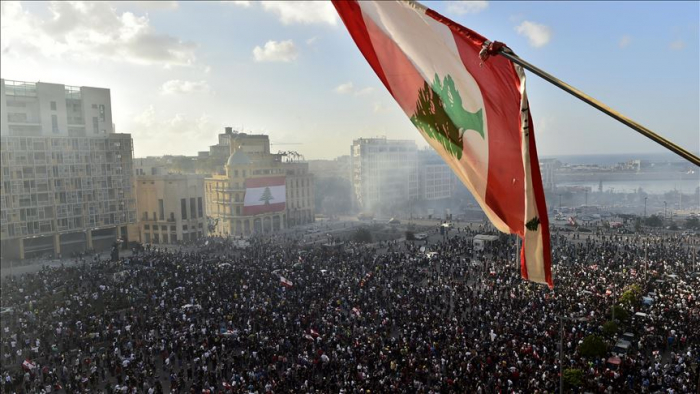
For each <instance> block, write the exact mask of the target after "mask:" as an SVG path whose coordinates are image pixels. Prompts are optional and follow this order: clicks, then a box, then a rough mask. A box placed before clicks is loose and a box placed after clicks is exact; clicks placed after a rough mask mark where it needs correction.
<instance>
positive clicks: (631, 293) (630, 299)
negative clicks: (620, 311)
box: [615, 284, 642, 312]
mask: <svg viewBox="0 0 700 394" xmlns="http://www.w3.org/2000/svg"><path fill="white" fill-rule="evenodd" d="M641 297H642V289H641V287H639V285H637V284H634V285H630V286H628V287H627V288H626V289H625V291H624V292H622V295H621V296H620V303H621V304H623V305H626V306H635V305H637V304H639V301H640V298H641ZM615 312H617V311H615Z"/></svg>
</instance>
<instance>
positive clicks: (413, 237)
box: [406, 231, 416, 241]
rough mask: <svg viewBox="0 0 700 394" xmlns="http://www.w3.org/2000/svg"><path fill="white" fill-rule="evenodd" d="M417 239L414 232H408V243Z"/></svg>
mask: <svg viewBox="0 0 700 394" xmlns="http://www.w3.org/2000/svg"><path fill="white" fill-rule="evenodd" d="M415 239H416V235H415V234H413V231H406V241H413V240H415Z"/></svg>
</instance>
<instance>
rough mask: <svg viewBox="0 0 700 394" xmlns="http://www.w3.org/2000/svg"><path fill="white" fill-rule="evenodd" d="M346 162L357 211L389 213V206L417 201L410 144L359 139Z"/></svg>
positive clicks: (416, 176) (413, 151) (412, 145)
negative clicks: (349, 165) (385, 211)
mask: <svg viewBox="0 0 700 394" xmlns="http://www.w3.org/2000/svg"><path fill="white" fill-rule="evenodd" d="M350 160H351V168H352V188H353V194H354V201H355V204H356V208H357V209H358V210H360V211H365V212H370V211H380V210H383V209H387V210H391V209H392V208H391V207H392V206H397V205H401V204H403V203H405V202H407V201H409V200H415V199H418V198H420V182H419V173H418V166H417V161H416V160H417V147H416V143H415V142H414V141H412V140H388V139H386V138H360V139H357V140H354V141H353V144H352V146H351V148H350Z"/></svg>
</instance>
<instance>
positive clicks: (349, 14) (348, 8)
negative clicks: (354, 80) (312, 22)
mask: <svg viewBox="0 0 700 394" xmlns="http://www.w3.org/2000/svg"><path fill="white" fill-rule="evenodd" d="M332 3H333V6H334V7H335V9H336V11H338V15H340V19H342V21H343V23H344V24H345V26H346V27H347V29H348V31H349V32H350V36H351V37H352V39H353V40H354V41H355V44H356V45H357V47H358V48H360V51H361V52H362V55H363V56H364V57H365V59H366V60H367V62H368V63H369V65H370V66H372V69H374V72H375V73H377V76H378V77H379V79H380V80H381V81H382V83H383V84H384V86H385V87H386V88H387V89H388V90H389V93H392V91H391V86H389V82H388V80H387V79H386V75H384V70H383V69H382V66H381V64H380V63H379V59H378V58H377V53H376V52H375V51H374V46H372V40H371V39H370V38H369V33H368V32H367V26H366V25H365V20H364V18H363V17H362V10H361V9H360V5H359V4H357V1H354V0H353V1H339V0H334V1H333V2H332ZM392 95H393V93H392Z"/></svg>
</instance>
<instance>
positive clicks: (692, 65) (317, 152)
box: [2, 1, 700, 159]
mask: <svg viewBox="0 0 700 394" xmlns="http://www.w3.org/2000/svg"><path fill="white" fill-rule="evenodd" d="M426 5H427V6H428V7H431V8H434V9H435V10H436V11H438V12H440V13H443V14H444V15H446V16H447V17H450V18H453V19H454V20H455V21H457V22H459V23H461V24H463V25H465V26H466V27H468V28H471V29H474V30H476V31H477V32H479V33H481V34H483V35H485V36H486V37H488V38H490V39H494V40H499V41H503V42H505V43H507V44H508V45H509V46H510V47H511V48H512V49H513V50H514V51H516V53H518V54H519V55H521V56H522V57H523V58H525V59H527V60H528V61H530V62H532V63H534V64H536V65H538V66H540V67H541V68H543V69H545V70H547V71H549V72H551V73H552V74H554V75H555V76H557V77H560V78H562V79H563V80H565V81H567V82H569V83H571V84H572V85H573V86H576V87H578V88H580V89H582V90H583V91H585V92H586V93H589V94H591V95H592V96H593V97H596V98H598V99H600V100H601V101H603V102H605V103H606V104H609V105H611V106H612V107H613V108H615V109H617V110H619V111H621V112H622V113H624V114H626V115H628V116H630V117H631V118H633V119H635V120H636V121H638V122H640V123H641V124H644V125H646V126H648V127H649V128H651V129H652V130H654V131H656V132H658V133H659V134H661V135H663V136H665V137H667V138H669V139H671V140H672V141H674V142H676V143H678V144H679V145H681V146H684V147H685V148H686V149H688V150H691V151H695V152H697V151H699V150H700V141H699V139H698V138H697V135H698V134H697V133H698V130H699V129H700V116H699V115H700V114H699V111H698V108H699V107H700V100H699V98H698V96H699V95H700V94H699V90H698V85H699V78H700V77H699V74H700V72H699V70H700V61H699V60H698V59H699V58H700V56H699V52H698V34H699V33H698V22H697V18H696V17H695V16H696V15H697V14H698V11H699V10H700V5H698V4H697V3H664V4H661V3H634V4H628V3H612V4H609V3H568V4H566V3H525V4H520V3H507V2H504V3H497V2H469V3H457V2H444V3H436V2H426ZM621 14H624V15H626V16H627V19H626V20H624V21H621V20H618V19H619V18H618V15H621ZM571 15H577V18H572V17H571ZM205 24H206V26H207V29H201V26H203V25H205ZM603 27H604V29H603ZM584 28H585V29H586V30H585V31H586V32H587V34H586V35H583V34H581V31H584V30H583V29H584ZM30 32H31V34H29V33H30ZM2 33H3V34H2V53H3V56H2V68H3V78H5V79H9V80H23V81H30V82H36V81H39V80H41V81H45V82H56V83H65V84H69V85H76V86H95V87H104V88H108V89H110V91H111V95H112V105H113V111H114V123H115V124H116V131H117V132H118V133H119V132H121V133H130V134H132V136H133V139H134V148H135V152H134V153H135V157H144V156H152V155H166V154H170V155H190V156H192V155H196V154H197V152H198V151H204V150H208V147H209V145H213V144H215V143H216V135H217V134H218V133H220V132H221V130H223V127H224V126H233V127H234V129H238V130H239V131H243V132H251V133H264V134H268V135H269V136H270V139H271V142H272V143H273V150H274V151H276V150H278V149H283V150H284V149H288V148H286V147H281V148H277V147H274V144H275V143H278V144H284V143H300V144H302V145H300V146H299V147H298V149H295V150H299V151H300V152H301V153H303V154H304V155H305V156H306V157H307V158H314V159H317V158H318V159H331V158H334V157H337V156H341V155H345V154H347V152H348V147H349V146H350V145H351V144H352V140H353V139H356V138H367V137H375V136H386V137H387V138H391V139H411V140H415V141H416V142H417V143H418V146H419V147H421V148H422V147H424V146H426V144H425V142H423V141H422V139H421V138H420V135H419V134H418V133H417V132H416V131H415V129H414V128H413V125H412V124H411V123H410V121H409V120H408V119H406V118H405V116H404V115H403V113H402V112H401V110H400V109H399V107H398V106H397V105H396V104H395V103H394V101H393V99H392V98H391V96H390V95H389V94H388V92H386V89H385V88H384V87H383V86H382V85H381V84H380V83H379V81H378V80H377V78H376V77H375V76H374V75H373V73H372V71H371V70H370V68H369V67H368V66H367V64H366V61H365V60H364V59H363V58H362V56H361V55H360V53H359V51H357V49H356V48H355V46H354V43H353V42H352V40H351V39H350V37H349V35H348V34H347V31H346V30H345V28H344V27H343V26H342V23H341V22H340V20H339V19H338V17H337V16H336V14H335V11H334V9H333V8H332V6H331V5H330V3H303V4H302V3H295V4H288V3H269V2H268V3H265V2H264V3H256V2H241V1H239V2H225V3H186V2H180V3H178V2H145V3H139V2H123V3H9V2H3V3H2ZM47 62H51V65H52V66H51V67H46V64H47ZM528 77H529V79H528V85H529V86H528V96H529V98H530V102H531V107H532V110H533V117H534V122H535V130H536V133H537V135H538V148H539V151H540V154H541V155H542V156H557V155H571V154H606V153H637V152H644V153H646V152H662V151H663V150H662V148H660V147H658V146H656V145H655V144H653V143H652V142H651V141H649V140H647V139H645V138H644V137H642V136H639V135H637V134H636V133H634V132H633V131H631V130H629V129H627V128H626V127H624V126H622V125H620V124H617V123H616V122H615V121H614V120H612V119H609V118H607V117H606V116H605V115H603V114H601V113H598V112H597V111H594V110H593V109H592V108H590V107H588V106H587V105H585V104H583V103H581V102H579V101H577V100H576V99H574V98H572V97H570V96H568V95H567V94H566V93H564V92H561V91H558V90H557V89H556V88H554V87H553V86H550V85H548V84H547V83H546V82H544V81H542V80H539V79H538V78H537V77H535V76H533V75H531V74H528ZM652 94H653V95H654V96H653V98H655V99H651V98H652V96H651V95H652ZM603 139H604V140H605V141H606V142H607V145H606V146H600V144H599V143H600V141H601V140H603ZM164 140H167V141H168V143H167V144H164V143H163V141H164Z"/></svg>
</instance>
